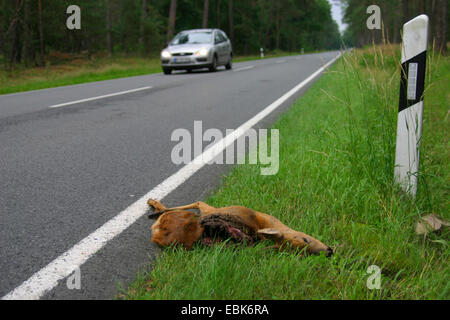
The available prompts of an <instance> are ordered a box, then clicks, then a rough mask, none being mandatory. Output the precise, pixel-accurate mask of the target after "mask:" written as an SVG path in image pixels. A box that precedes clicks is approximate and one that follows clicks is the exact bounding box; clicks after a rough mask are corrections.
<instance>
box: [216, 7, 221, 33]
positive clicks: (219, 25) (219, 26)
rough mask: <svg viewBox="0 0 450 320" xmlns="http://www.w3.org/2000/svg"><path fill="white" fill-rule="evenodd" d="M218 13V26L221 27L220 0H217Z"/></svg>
mask: <svg viewBox="0 0 450 320" xmlns="http://www.w3.org/2000/svg"><path fill="white" fill-rule="evenodd" d="M216 9H217V14H216V19H217V28H219V29H220V0H217V8H216Z"/></svg>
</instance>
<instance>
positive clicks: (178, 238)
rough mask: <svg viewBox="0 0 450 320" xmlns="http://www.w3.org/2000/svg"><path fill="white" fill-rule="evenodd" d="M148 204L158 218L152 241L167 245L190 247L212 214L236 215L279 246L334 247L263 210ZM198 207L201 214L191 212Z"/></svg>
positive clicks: (199, 204)
mask: <svg viewBox="0 0 450 320" xmlns="http://www.w3.org/2000/svg"><path fill="white" fill-rule="evenodd" d="M148 204H149V206H150V207H153V208H154V210H155V213H153V214H151V215H150V216H149V217H150V218H151V217H158V219H157V220H156V222H155V223H154V224H153V226H152V242H154V243H157V244H159V245H160V246H163V247H166V246H170V245H174V244H179V245H182V246H183V247H184V248H186V249H190V248H192V246H193V244H194V243H195V242H197V241H199V240H200V238H201V237H202V233H203V231H204V229H203V227H202V225H201V221H200V220H201V218H202V217H205V216H209V215H219V216H220V215H223V216H227V217H229V218H231V219H232V218H233V217H235V218H236V219H238V220H239V221H240V222H241V223H243V224H245V226H246V227H247V228H250V229H251V230H253V231H254V232H255V233H257V234H258V236H259V238H260V239H271V240H273V241H274V242H275V243H276V247H277V248H281V249H285V248H287V247H293V248H300V249H303V248H305V247H306V251H307V252H309V253H319V252H321V251H324V252H325V253H326V254H327V255H331V254H332V253H333V250H332V249H331V248H330V247H328V246H327V245H325V244H323V243H322V242H320V241H319V240H317V239H314V238H313V237H311V236H309V235H307V234H305V233H303V232H300V231H295V230H293V229H291V228H289V227H287V226H286V225H284V224H283V223H282V222H281V221H279V220H278V219H276V218H274V217H272V216H270V215H268V214H266V213H262V212H258V211H255V210H252V209H249V208H246V207H242V206H230V207H223V208H214V207H212V206H210V205H208V204H206V203H204V202H195V203H193V204H190V205H186V206H180V207H175V208H166V207H165V206H164V205H163V204H162V203H161V202H159V201H156V200H152V199H149V200H148ZM189 209H198V210H199V211H200V214H196V213H194V212H191V211H188V210H189Z"/></svg>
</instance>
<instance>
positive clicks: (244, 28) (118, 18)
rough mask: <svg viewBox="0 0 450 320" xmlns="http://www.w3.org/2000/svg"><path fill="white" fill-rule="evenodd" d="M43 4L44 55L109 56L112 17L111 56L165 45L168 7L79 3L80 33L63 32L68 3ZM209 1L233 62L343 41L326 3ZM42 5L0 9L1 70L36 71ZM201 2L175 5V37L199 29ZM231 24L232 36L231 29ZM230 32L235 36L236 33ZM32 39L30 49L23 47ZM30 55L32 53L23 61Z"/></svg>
mask: <svg viewBox="0 0 450 320" xmlns="http://www.w3.org/2000/svg"><path fill="white" fill-rule="evenodd" d="M41 1H42V22H43V24H42V27H43V47H44V50H45V53H46V54H49V53H51V52H67V53H80V52H88V53H89V54H94V53H99V52H106V51H107V50H108V48H107V34H108V28H107V10H108V9H109V12H110V17H111V18H110V21H111V27H110V30H109V35H110V37H111V42H112V52H116V53H117V52H119V53H120V52H122V53H136V52H139V53H141V54H143V55H145V56H148V55H149V54H152V53H157V52H159V50H161V49H162V48H163V47H164V46H165V43H166V34H167V28H168V16H169V10H170V1H167V0H127V1H122V0H99V1H92V0H79V1H76V4H77V5H78V6H79V7H80V8H81V30H68V29H67V28H66V19H67V18H68V14H66V9H67V7H68V6H69V5H71V4H74V3H73V1H69V0H58V1H45V0H41ZM231 1H232V0H210V2H209V15H208V17H209V19H208V27H210V28H221V29H223V30H224V31H226V32H227V33H228V34H229V35H230V36H231V33H232V34H233V39H232V40H233V46H234V51H235V54H245V55H247V54H248V55H250V54H256V53H258V52H259V48H260V47H264V48H265V50H266V52H268V51H272V50H275V49H278V50H284V51H296V52H298V51H299V50H300V49H301V48H304V49H305V50H322V49H338V48H339V46H340V34H339V31H338V27H337V25H336V23H335V22H334V21H333V19H332V18H331V13H330V5H329V3H328V1H327V0H313V1H311V0H298V1H294V0H239V1H237V0H234V1H233V2H232V4H233V10H232V15H231V16H230V15H229V4H230V2H231ZM37 3H38V1H32V0H15V1H11V0H4V1H2V2H0V62H3V63H4V64H5V67H9V68H10V69H12V68H13V67H14V64H17V63H20V62H21V61H24V60H27V61H25V62H26V63H27V62H33V63H34V64H39V63H40V62H41V61H40V59H41V58H40V57H39V55H40V34H39V26H40V24H39V18H38V17H39V11H38V5H37ZM202 16H203V0H178V1H177V12H176V22H175V33H177V32H180V31H182V30H185V29H194V28H201V24H202ZM231 21H233V30H230V24H231ZM231 31H232V32H231ZM26 37H29V38H30V39H31V41H30V42H29V43H26V42H24V39H25V38H26ZM25 51H26V52H29V53H30V54H28V56H27V57H26V58H25Z"/></svg>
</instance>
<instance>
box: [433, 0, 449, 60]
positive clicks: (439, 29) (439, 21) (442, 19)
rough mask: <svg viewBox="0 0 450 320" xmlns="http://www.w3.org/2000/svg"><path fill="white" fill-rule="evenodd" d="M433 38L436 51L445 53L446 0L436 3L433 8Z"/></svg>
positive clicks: (439, 0)
mask: <svg viewBox="0 0 450 320" xmlns="http://www.w3.org/2000/svg"><path fill="white" fill-rule="evenodd" d="M434 19H435V25H436V28H435V37H436V49H437V50H438V51H442V53H446V52H447V0H438V1H436V8H435V15H434Z"/></svg>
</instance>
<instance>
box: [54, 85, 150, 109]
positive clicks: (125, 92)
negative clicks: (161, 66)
mask: <svg viewBox="0 0 450 320" xmlns="http://www.w3.org/2000/svg"><path fill="white" fill-rule="evenodd" d="M151 88H152V87H151V86H149V87H142V88H137V89H131V90H126V91H121V92H116V93H110V94H105V95H103V96H97V97H92V98H86V99H81V100H76V101H70V102H65V103H61V104H55V105H53V106H49V108H60V107H65V106H70V105H73V104H77V103H82V102H88V101H93V100H98V99H103V98H109V97H114V96H118V95H121V94H127V93H132V92H137V91H142V90H148V89H151Z"/></svg>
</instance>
